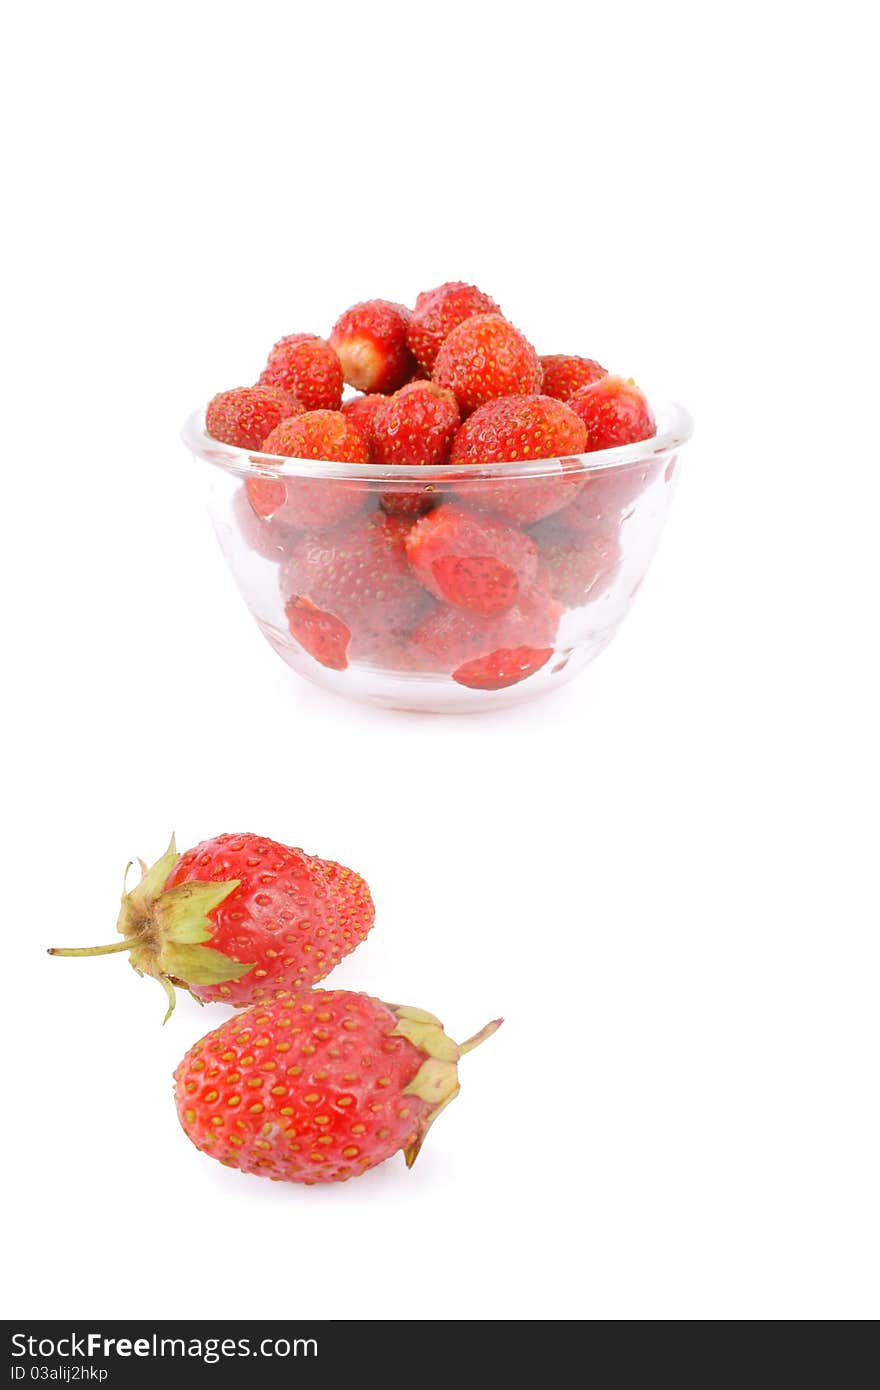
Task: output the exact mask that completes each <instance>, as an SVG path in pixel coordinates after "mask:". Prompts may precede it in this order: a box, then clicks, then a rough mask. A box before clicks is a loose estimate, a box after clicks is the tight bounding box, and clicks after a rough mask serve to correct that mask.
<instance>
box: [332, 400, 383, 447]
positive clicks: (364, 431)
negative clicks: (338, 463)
mask: <svg viewBox="0 0 880 1390" xmlns="http://www.w3.org/2000/svg"><path fill="white" fill-rule="evenodd" d="M387 400H388V397H387V396H383V395H382V394H381V392H379V391H375V392H374V393H373V394H372V395H371V396H352V398H351V400H350V401H344V402H343V405H342V413H343V415H344V416H345V418H346V420H347V421H348V423H349V424H350V425H354V427H355V429H356V430H358V431H359V433H360V434H361V435H362V436H363V438H364V439H365V440H366V442H367V444H368V445H369V446H370V451H371V453H372V439H373V420H374V419H375V417H376V416H377V415H378V413H379V411H380V410H383V409H384V408H385V403H386V401H387Z"/></svg>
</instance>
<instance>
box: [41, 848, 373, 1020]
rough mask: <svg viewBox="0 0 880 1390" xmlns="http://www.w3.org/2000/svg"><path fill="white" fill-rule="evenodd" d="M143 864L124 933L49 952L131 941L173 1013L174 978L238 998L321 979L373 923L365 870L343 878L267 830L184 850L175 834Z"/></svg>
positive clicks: (125, 909)
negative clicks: (156, 855) (153, 859)
mask: <svg viewBox="0 0 880 1390" xmlns="http://www.w3.org/2000/svg"><path fill="white" fill-rule="evenodd" d="M141 868H142V870H143V875H142V877H141V881H140V883H139V884H138V885H137V887H136V888H133V889H132V890H131V892H130V893H124V894H123V898H122V908H121V911H120V913H119V920H118V922H117V924H116V929H117V931H118V932H119V933H120V934H121V936H122V940H121V941H118V942H116V943H115V944H114V945H112V946H96V947H86V948H84V949H76V950H70V949H57V950H53V951H50V952H49V954H50V955H59V956H70V955H73V956H83V955H86V956H88V955H105V954H107V953H108V952H114V951H128V952H129V960H130V963H131V965H132V966H133V967H134V969H135V970H136V971H137V972H138V974H141V975H152V976H154V977H155V978H156V979H158V980H160V981H161V983H162V985H163V986H164V988H165V991H166V993H167V995H168V999H169V1007H168V1014H170V1013H171V1010H172V1009H173V1008H174V986H175V985H182V986H183V987H185V988H186V989H188V990H190V992H191V993H192V994H194V995H195V996H196V997H197V998H199V999H202V1000H204V1001H206V1002H207V1001H210V1000H217V1001H220V1002H222V1003H228V1004H236V1005H240V1004H251V1003H254V1002H255V1001H257V1000H259V999H266V998H269V997H271V996H272V995H273V994H274V993H275V992H276V991H277V990H279V989H300V988H304V987H306V986H308V985H312V984H315V983H316V981H318V980H322V979H323V978H324V976H325V975H327V974H329V972H330V971H331V970H332V969H333V967H334V966H335V965H337V964H338V963H339V961H340V960H341V959H342V957H343V956H347V955H348V953H349V951H353V950H354V948H355V946H357V945H358V943H359V942H360V941H362V940H363V939H364V938H365V937H366V935H367V932H368V931H369V929H370V927H371V926H372V924H373V908H372V900H371V899H370V896H369V889H368V888H367V886H366V884H365V883H364V882H363V880H362V879H361V880H360V881H359V883H358V884H357V886H356V887H354V886H353V880H354V879H355V878H358V877H359V876H357V875H354V874H352V875H351V880H349V881H347V882H345V883H342V880H341V877H340V872H339V866H338V865H336V864H333V863H332V862H329V863H328V864H325V862H324V861H323V860H321V859H317V858H315V857H313V856H311V855H308V854H304V853H303V851H302V850H300V849H290V848H289V847H288V846H287V845H280V844H277V843H276V842H275V841H274V840H267V839H266V838H265V837H264V836H262V835H248V834H243V835H217V836H215V838H214V839H212V840H204V841H203V842H202V843H201V844H200V845H196V847H195V849H191V850H188V851H187V852H186V853H185V854H183V855H178V853H177V850H176V848H175V845H174V839H173V837H172V840H171V844H170V845H169V847H168V850H167V851H166V853H165V854H164V855H163V856H162V858H161V859H158V860H157V861H156V863H155V864H154V865H153V866H152V868H150V869H147V867H146V865H144V864H143V863H141ZM355 905H357V906H355ZM206 943H210V944H206ZM168 1014H166V1018H167V1017H168Z"/></svg>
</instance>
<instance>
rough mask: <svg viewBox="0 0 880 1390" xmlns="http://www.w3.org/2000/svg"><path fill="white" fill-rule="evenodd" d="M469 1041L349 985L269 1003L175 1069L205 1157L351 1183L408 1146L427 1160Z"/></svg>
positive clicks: (265, 1173)
mask: <svg viewBox="0 0 880 1390" xmlns="http://www.w3.org/2000/svg"><path fill="white" fill-rule="evenodd" d="M500 1022H501V1020H500V1019H496V1020H495V1021H494V1022H493V1023H490V1024H487V1025H486V1027H485V1028H483V1029H482V1030H481V1032H479V1033H477V1034H476V1035H475V1036H474V1037H473V1038H470V1039H469V1040H468V1041H467V1042H465V1043H462V1044H461V1045H460V1046H459V1045H456V1043H454V1042H453V1041H452V1039H451V1038H449V1037H447V1036H446V1034H445V1033H444V1032H443V1026H442V1024H441V1023H440V1021H439V1019H437V1018H435V1017H434V1015H433V1014H428V1013H425V1012H423V1010H421V1009H410V1008H402V1007H400V1006H398V1005H392V1004H383V1003H382V1001H381V1000H379V999H371V998H370V997H369V996H368V995H366V994H354V993H352V992H351V991H349V990H315V991H313V992H301V993H299V994H295V995H290V996H286V997H279V998H277V999H275V1000H274V1001H273V1002H272V1003H270V1004H258V1005H256V1007H254V1008H252V1009H249V1010H248V1011H247V1012H246V1013H243V1014H237V1015H236V1016H235V1017H233V1018H230V1019H227V1021H226V1022H225V1023H223V1024H221V1025H220V1027H219V1028H215V1029H214V1031H213V1032H212V1033H208V1035H207V1036H206V1037H204V1038H202V1039H201V1041H200V1042H197V1043H196V1044H195V1046H194V1047H192V1048H190V1050H189V1052H188V1053H187V1054H186V1056H185V1057H184V1058H183V1060H182V1062H181V1063H180V1065H179V1066H178V1068H177V1070H176V1072H175V1073H174V1080H175V1098H176V1102H177V1113H178V1116H179V1118H180V1123H181V1125H182V1126H183V1128H184V1130H185V1132H186V1134H187V1136H188V1137H189V1138H190V1139H191V1140H192V1142H193V1143H194V1144H195V1146H196V1148H198V1149H201V1150H202V1152H203V1153H206V1154H210V1155H211V1157H212V1158H217V1159H219V1160H220V1162H221V1163H225V1164H226V1165H227V1167H230V1168H238V1169H240V1170H241V1172H243V1173H254V1174H256V1175H257V1176H260V1177H267V1178H274V1179H276V1180H280V1181H282V1182H302V1183H317V1182H343V1181H344V1180H345V1179H346V1178H351V1177H356V1176H357V1175H358V1174H360V1173H364V1172H366V1170H367V1169H368V1168H373V1167H375V1165H376V1164H377V1163H382V1162H384V1160H385V1159H386V1158H390V1157H391V1156H392V1154H395V1153H397V1152H398V1150H402V1151H403V1154H404V1157H405V1159H406V1163H407V1167H410V1166H411V1165H412V1164H413V1163H414V1162H415V1160H416V1157H417V1155H418V1152H419V1149H420V1148H421V1146H422V1143H423V1142H424V1139H425V1135H426V1134H427V1132H428V1129H429V1128H430V1126H431V1124H432V1123H433V1121H434V1120H435V1119H436V1117H437V1115H439V1113H440V1111H441V1110H442V1108H443V1107H444V1106H445V1105H448V1104H449V1102H450V1101H451V1100H453V1099H454V1098H455V1096H456V1095H457V1094H458V1090H459V1085H458V1070H457V1068H458V1062H459V1060H460V1058H461V1056H462V1055H463V1053H465V1052H469V1051H470V1050H471V1049H472V1048H474V1047H477V1046H478V1045H479V1044H480V1043H481V1042H483V1041H484V1040H485V1039H486V1038H488V1037H490V1036H491V1034H492V1033H494V1032H495V1030H496V1028H497V1027H498V1026H499V1024H500Z"/></svg>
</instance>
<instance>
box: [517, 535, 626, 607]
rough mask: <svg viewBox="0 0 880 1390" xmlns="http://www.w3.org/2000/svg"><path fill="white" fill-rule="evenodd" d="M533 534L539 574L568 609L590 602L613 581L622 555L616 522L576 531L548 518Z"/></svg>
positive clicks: (602, 592) (599, 595)
mask: <svg viewBox="0 0 880 1390" xmlns="http://www.w3.org/2000/svg"><path fill="white" fill-rule="evenodd" d="M565 515H567V513H565ZM532 535H533V536H534V538H535V540H536V541H537V542H538V550H539V553H540V556H541V573H542V574H543V575H544V576H545V579H546V581H547V583H548V584H549V586H550V588H551V590H552V592H553V594H554V595H555V597H556V598H558V599H559V601H560V603H564V604H565V605H566V607H567V608H578V607H580V605H581V604H584V603H592V602H593V601H594V600H595V599H597V598H600V597H601V595H602V594H604V593H605V591H606V589H608V587H609V586H610V585H611V584H612V582H613V581H614V578H615V576H616V574H617V571H618V569H619V568H620V562H621V559H622V558H623V552H622V550H621V546H620V538H619V534H618V529H617V526H616V525H609V524H605V525H597V526H595V527H593V528H592V530H584V531H578V530H572V529H571V528H569V527H567V526H564V525H563V524H561V523H560V522H559V521H558V518H557V517H551V518H550V520H549V521H542V522H539V524H538V525H537V526H536V527H535V528H534V530H533V531H532Z"/></svg>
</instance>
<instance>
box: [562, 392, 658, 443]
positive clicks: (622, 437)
mask: <svg viewBox="0 0 880 1390" xmlns="http://www.w3.org/2000/svg"><path fill="white" fill-rule="evenodd" d="M568 404H569V407H570V408H571V409H572V410H573V411H574V412H575V414H576V415H578V416H580V418H581V420H583V422H584V424H585V425H586V427H587V443H586V448H587V449H588V450H590V451H592V450H594V449H616V448H617V447H618V446H619V445H621V444H638V443H639V442H640V441H641V440H643V439H652V438H653V437H654V435H655V434H656V433H657V424H656V421H655V420H654V412H653V411H652V409H651V407H650V405H649V404H648V401H647V399H646V397H645V395H644V393H643V392H642V391H640V390H639V388H638V386H636V384H635V382H634V381H632V380H630V381H624V379H623V377H622V376H604V377H602V379H601V381H596V382H594V383H593V385H592V386H583V387H582V388H581V389H580V390H579V391H575V393H574V395H573V396H572V397H571V399H570V400H569V403H568Z"/></svg>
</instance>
